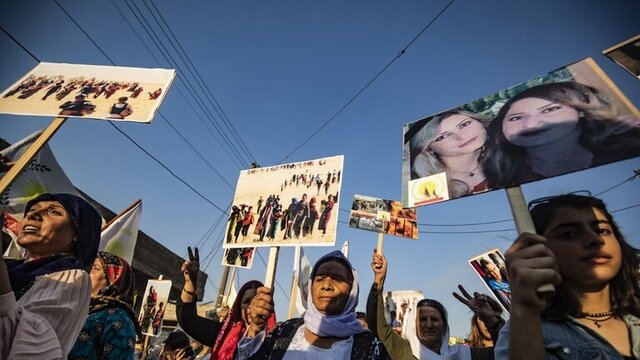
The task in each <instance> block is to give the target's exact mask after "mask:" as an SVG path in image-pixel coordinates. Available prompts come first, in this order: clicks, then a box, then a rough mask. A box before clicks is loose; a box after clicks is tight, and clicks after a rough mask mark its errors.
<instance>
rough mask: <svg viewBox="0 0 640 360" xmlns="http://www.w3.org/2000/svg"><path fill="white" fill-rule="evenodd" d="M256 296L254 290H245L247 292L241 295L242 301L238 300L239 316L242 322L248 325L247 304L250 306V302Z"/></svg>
mask: <svg viewBox="0 0 640 360" xmlns="http://www.w3.org/2000/svg"><path fill="white" fill-rule="evenodd" d="M255 296H256V289H247V291H245V292H244V294H242V299H240V316H242V321H244V322H245V323H248V320H249V304H251V300H252V299H253V298H254V297H255Z"/></svg>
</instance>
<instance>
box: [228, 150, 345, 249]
mask: <svg viewBox="0 0 640 360" xmlns="http://www.w3.org/2000/svg"><path fill="white" fill-rule="evenodd" d="M343 160H344V157H343V156H342V155H340V156H333V157H327V158H322V159H316V160H309V161H302V162H297V163H290V164H283V165H276V166H266V167H259V168H255V169H248V170H242V171H241V172H240V176H239V177H238V183H237V185H236V193H235V195H234V197H233V205H232V206H231V214H230V215H229V218H228V219H227V226H226V230H225V231H226V232H225V241H224V243H223V247H224V248H225V249H227V248H243V247H248V246H250V247H262V246H296V245H300V246H331V245H333V244H334V243H335V239H336V227H337V222H338V209H339V199H340V186H341V184H342V175H343V174H342V164H343Z"/></svg>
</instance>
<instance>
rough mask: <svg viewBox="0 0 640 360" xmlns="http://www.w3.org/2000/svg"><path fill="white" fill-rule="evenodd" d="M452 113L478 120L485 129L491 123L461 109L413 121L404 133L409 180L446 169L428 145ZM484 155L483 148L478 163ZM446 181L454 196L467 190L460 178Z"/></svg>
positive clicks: (485, 118)
mask: <svg viewBox="0 0 640 360" xmlns="http://www.w3.org/2000/svg"><path fill="white" fill-rule="evenodd" d="M453 115H463V116H468V117H470V118H471V119H474V120H476V121H478V122H480V123H481V124H482V125H483V126H484V128H485V129H488V127H489V124H490V123H491V119H490V118H488V117H486V116H483V115H479V114H475V113H472V112H469V111H466V110H463V109H453V110H449V111H446V112H444V113H441V114H438V115H436V116H433V117H431V118H427V119H423V120H420V121H418V122H416V123H414V124H413V125H412V126H411V128H410V129H409V131H408V132H407V134H406V136H407V137H409V139H408V146H409V158H410V166H411V174H410V176H411V180H414V179H418V178H421V177H425V176H429V175H434V174H437V173H441V172H445V171H447V166H446V164H444V162H443V161H442V159H441V158H440V155H438V154H437V153H435V152H434V151H430V146H431V143H432V142H433V139H434V137H435V136H436V135H437V133H438V127H439V126H440V124H441V123H442V122H443V121H444V120H445V119H447V118H448V117H450V116H453ZM485 157H486V153H485V150H484V148H483V149H482V151H481V152H480V154H479V156H478V163H479V164H482V162H483V161H484V159H485ZM448 183H449V193H450V195H452V196H454V197H457V196H461V195H465V194H467V193H468V192H469V187H468V186H467V185H466V184H465V183H464V182H462V181H460V180H455V179H451V178H448Z"/></svg>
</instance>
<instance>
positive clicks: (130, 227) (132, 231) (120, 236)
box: [99, 199, 142, 264]
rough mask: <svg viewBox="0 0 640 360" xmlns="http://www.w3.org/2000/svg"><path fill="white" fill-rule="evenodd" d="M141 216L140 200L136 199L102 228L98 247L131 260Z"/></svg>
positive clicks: (128, 260)
mask: <svg viewBox="0 0 640 360" xmlns="http://www.w3.org/2000/svg"><path fill="white" fill-rule="evenodd" d="M141 217H142V200H140V199H138V200H136V201H135V202H134V203H133V204H131V205H130V206H129V207H128V208H127V209H125V210H124V211H123V212H122V213H120V214H119V215H118V216H116V217H115V218H114V219H113V220H111V221H110V222H109V223H108V224H105V226H104V227H103V228H102V233H101V234H100V247H99V250H103V251H106V252H109V253H112V254H114V255H118V256H120V257H121V258H123V259H125V260H127V262H128V263H129V264H131V261H133V252H134V250H135V248H136V241H137V240H138V225H139V224H140V218H141Z"/></svg>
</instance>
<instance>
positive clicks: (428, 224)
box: [340, 208, 513, 227]
mask: <svg viewBox="0 0 640 360" xmlns="http://www.w3.org/2000/svg"><path fill="white" fill-rule="evenodd" d="M340 210H341V211H345V212H348V213H351V211H349V210H347V209H343V208H340ZM507 222H510V223H512V222H513V219H505V220H495V221H484V222H476V223H459V224H455V223H451V224H430V223H418V225H421V226H435V227H438V226H443V227H446V226H479V225H492V224H500V223H507Z"/></svg>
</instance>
